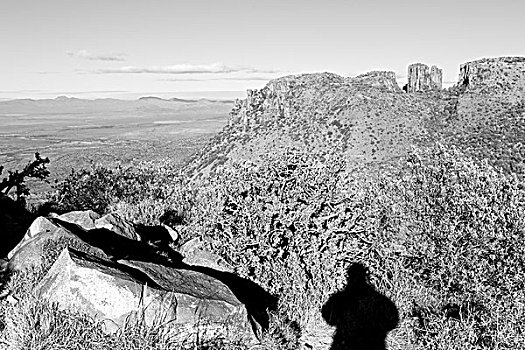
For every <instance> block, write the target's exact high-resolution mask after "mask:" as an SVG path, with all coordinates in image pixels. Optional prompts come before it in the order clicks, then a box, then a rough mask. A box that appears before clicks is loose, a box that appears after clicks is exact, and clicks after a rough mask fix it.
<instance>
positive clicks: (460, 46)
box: [0, 0, 525, 99]
mask: <svg viewBox="0 0 525 350" xmlns="http://www.w3.org/2000/svg"><path fill="white" fill-rule="evenodd" d="M524 13H525V1H523V0H498V1H495V0H492V1H488V0H476V1H472V0H454V1H452V0H438V1H428V0H398V1H396V0H363V1H361V0H354V1H352V0H262V1H261V0H256V1H253V0H188V1H186V0H85V1H84V0H82V1H81V0H45V1H44V0H0V99H11V98H54V97H56V96H60V95H66V96H70V97H79V98H106V97H114V98H136V97H139V96H146V95H153V96H159V97H164V98H168V97H215V98H231V97H243V96H244V92H245V90H246V89H257V88H261V87H263V86H264V85H265V84H266V83H267V81H268V80H270V79H273V78H276V77H279V76H284V75H289V74H300V73H313V72H325V71H327V72H333V73H336V74H339V75H342V76H355V75H358V74H361V73H365V72H368V71H372V70H390V71H394V72H396V74H397V75H398V83H399V84H400V85H401V86H402V85H403V84H404V82H405V81H406V71H407V67H408V65H409V64H411V63H415V62H422V63H425V64H428V65H429V66H430V65H437V66H438V67H440V68H442V69H443V80H444V85H445V86H449V85H451V84H453V83H454V82H455V81H456V80H457V76H458V73H459V65H460V64H461V63H464V62H468V61H472V60H476V59H479V58H483V57H497V56H525V20H523V14H524Z"/></svg>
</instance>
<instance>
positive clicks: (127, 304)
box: [35, 248, 255, 341]
mask: <svg viewBox="0 0 525 350" xmlns="http://www.w3.org/2000/svg"><path fill="white" fill-rule="evenodd" d="M35 293H36V294H37V295H38V296H40V297H42V298H45V299H47V300H49V301H51V302H57V303H58V304H59V305H60V306H61V307H62V308H64V309H71V310H78V311H81V312H84V313H87V314H89V315H91V316H93V317H94V318H96V319H97V320H100V321H102V322H103V323H104V324H105V325H106V331H107V332H113V331H115V330H117V329H118V328H119V327H122V326H123V325H124V324H125V323H126V321H127V320H129V319H130V318H131V317H134V316H136V315H143V316H142V317H143V321H144V322H145V324H146V325H152V324H154V323H155V322H170V323H173V324H174V325H175V326H176V329H177V330H178V331H177V332H175V333H174V334H173V336H176V337H177V338H178V339H180V340H184V339H190V338H195V337H200V339H202V337H214V338H216V337H217V336H221V337H224V336H232V335H235V337H237V338H238V337H241V338H243V339H246V340H248V341H254V340H255V337H254V334H253V332H252V330H251V326H250V323H249V320H248V314H247V311H246V308H245V307H244V305H243V304H242V303H241V302H240V301H239V300H238V299H237V298H236V297H235V295H234V294H233V293H232V292H231V290H230V289H229V288H228V286H226V285H225V284H224V283H222V282H221V281H219V280H217V279H214V278H212V277H210V276H207V275H205V274H203V273H199V272H196V271H191V270H186V269H177V268H174V267H167V266H162V265H158V264H155V263H152V262H145V261H133V260H122V261H119V262H118V263H115V262H110V261H104V260H101V259H96V258H94V257H90V256H89V255H86V254H82V253H80V252H76V251H72V250H69V249H67V248H66V249H64V250H63V251H62V253H61V254H60V256H59V258H58V259H57V260H56V262H55V263H54V264H53V266H52V267H51V268H50V270H49V271H48V273H47V274H46V276H44V278H43V279H42V281H41V282H40V283H39V285H37V287H36V288H35Z"/></svg>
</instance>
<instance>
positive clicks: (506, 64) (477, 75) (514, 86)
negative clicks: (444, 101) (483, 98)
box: [457, 57, 525, 99]
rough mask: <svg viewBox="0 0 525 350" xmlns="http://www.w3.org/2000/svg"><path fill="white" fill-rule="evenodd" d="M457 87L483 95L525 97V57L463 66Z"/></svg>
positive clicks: (490, 59) (487, 59)
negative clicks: (509, 94) (503, 94)
mask: <svg viewBox="0 0 525 350" xmlns="http://www.w3.org/2000/svg"><path fill="white" fill-rule="evenodd" d="M457 86H458V87H459V88H461V89H463V90H465V91H472V92H473V91H475V92H477V93H482V94H501V93H505V94H508V93H512V94H513V95H514V96H515V97H518V98H519V97H521V98H522V99H523V98H524V97H525V57H500V58H484V59H481V60H477V61H472V62H467V63H465V64H462V65H461V66H460V69H459V81H458V84H457Z"/></svg>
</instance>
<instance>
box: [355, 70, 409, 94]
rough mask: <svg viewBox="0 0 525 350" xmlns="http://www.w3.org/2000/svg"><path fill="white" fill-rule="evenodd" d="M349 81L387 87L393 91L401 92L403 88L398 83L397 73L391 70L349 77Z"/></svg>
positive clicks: (386, 88) (382, 87)
mask: <svg viewBox="0 0 525 350" xmlns="http://www.w3.org/2000/svg"><path fill="white" fill-rule="evenodd" d="M345 81H348V82H353V83H358V84H364V85H369V86H373V87H377V88H380V89H385V90H387V91H392V92H400V91H401V88H400V87H399V85H397V81H396V73H394V72H389V71H372V72H368V73H365V74H361V75H358V76H357V77H355V78H349V80H346V79H345Z"/></svg>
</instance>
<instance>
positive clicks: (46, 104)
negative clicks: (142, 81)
mask: <svg viewBox="0 0 525 350" xmlns="http://www.w3.org/2000/svg"><path fill="white" fill-rule="evenodd" d="M233 102H234V101H232V100H211V99H197V100H189V99H181V98H171V99H163V98H159V97H152V96H148V97H141V98H139V99H136V100H119V99H114V98H100V99H94V100H88V99H79V98H75V97H66V96H59V97H57V98H54V99H41V100H40V99H38V100H35V99H15V100H5V101H0V115H2V114H3V115H6V114H33V113H74V112H85V111H91V112H97V111H125V110H136V109H140V108H162V109H176V110H179V109H187V108H194V107H204V106H206V105H209V106H212V105H231V104H233Z"/></svg>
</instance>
